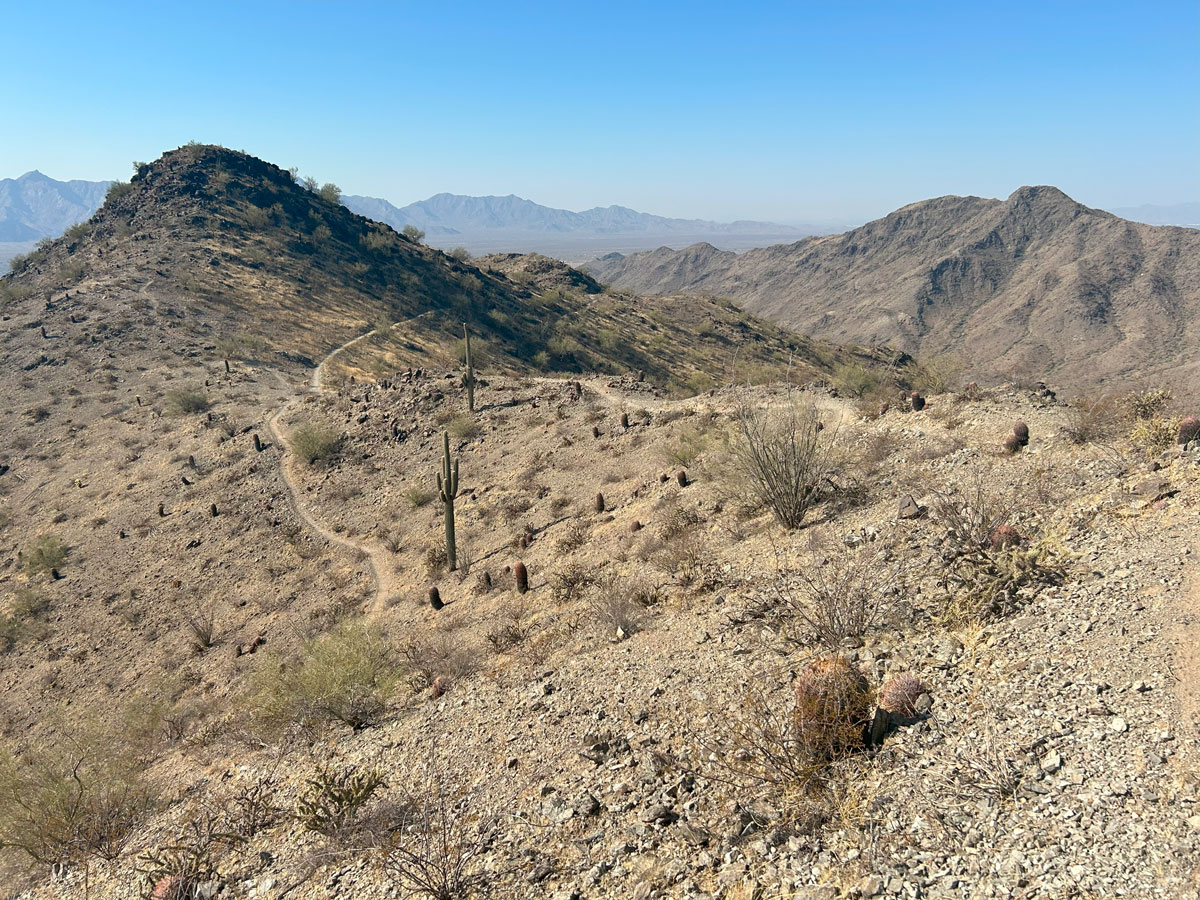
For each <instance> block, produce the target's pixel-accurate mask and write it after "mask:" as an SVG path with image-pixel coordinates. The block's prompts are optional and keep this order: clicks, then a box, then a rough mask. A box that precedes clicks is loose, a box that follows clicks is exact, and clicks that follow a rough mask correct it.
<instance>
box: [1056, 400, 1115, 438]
mask: <svg viewBox="0 0 1200 900" xmlns="http://www.w3.org/2000/svg"><path fill="white" fill-rule="evenodd" d="M1120 422H1121V415H1120V412H1119V409H1118V406H1117V403H1116V401H1115V400H1113V398H1112V397H1108V396H1091V395H1083V396H1080V397H1076V398H1075V399H1073V400H1072V401H1071V402H1070V405H1069V407H1068V408H1067V416H1066V424H1065V425H1064V426H1063V431H1064V432H1065V433H1066V435H1067V437H1068V438H1069V439H1070V440H1071V441H1072V442H1074V443H1076V444H1090V443H1103V442H1105V441H1109V440H1112V439H1113V438H1114V437H1116V435H1117V433H1118V431H1119V429H1120Z"/></svg>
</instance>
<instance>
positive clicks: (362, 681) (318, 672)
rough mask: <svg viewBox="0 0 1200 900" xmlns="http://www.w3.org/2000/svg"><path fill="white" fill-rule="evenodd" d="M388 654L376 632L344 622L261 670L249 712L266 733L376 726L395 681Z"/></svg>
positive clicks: (365, 625)
mask: <svg viewBox="0 0 1200 900" xmlns="http://www.w3.org/2000/svg"><path fill="white" fill-rule="evenodd" d="M392 656H393V654H392V653H391V651H390V649H389V648H388V646H387V645H386V644H385V642H384V640H383V638H382V636H381V635H380V633H379V631H378V629H376V628H374V627H373V626H370V625H367V624H365V623H362V622H345V623H342V624H341V625H338V626H337V627H336V628H335V629H334V630H333V631H331V632H329V633H328V634H325V635H322V636H321V637H318V638H316V639H314V640H311V641H309V642H308V644H307V645H306V646H305V648H304V651H303V653H302V654H301V655H300V657H299V658H298V659H295V660H291V661H279V663H278V664H277V665H274V666H272V665H264V666H262V667H260V668H259V669H258V671H257V672H256V677H255V682H254V690H253V694H252V697H251V703H250V707H251V711H252V712H253V713H254V714H255V715H256V716H257V718H258V720H259V721H260V722H261V723H262V724H263V725H264V726H266V727H267V728H268V729H269V730H280V729H283V728H286V727H287V726H289V725H292V724H296V725H299V726H301V727H303V728H312V727H314V726H318V725H323V724H327V723H330V722H340V723H342V724H345V725H349V726H350V727H351V728H355V729H358V728H365V727H367V726H369V725H375V724H377V723H378V722H379V721H380V720H381V719H382V717H383V714H384V711H385V709H386V708H387V701H388V699H389V698H390V697H391V694H392V690H393V688H394V686H395V683H396V674H395V666H394V663H393V658H392Z"/></svg>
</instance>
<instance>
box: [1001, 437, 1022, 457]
mask: <svg viewBox="0 0 1200 900" xmlns="http://www.w3.org/2000/svg"><path fill="white" fill-rule="evenodd" d="M1024 446H1025V445H1024V444H1023V443H1021V439H1020V438H1019V437H1017V436H1016V435H1015V434H1010V435H1009V436H1008V437H1006V438H1005V439H1004V452H1005V453H1007V454H1008V455H1009V456H1012V455H1013V454H1015V453H1020V452H1021V448H1022V447H1024Z"/></svg>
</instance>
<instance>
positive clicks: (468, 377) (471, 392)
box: [462, 322, 475, 412]
mask: <svg viewBox="0 0 1200 900" xmlns="http://www.w3.org/2000/svg"><path fill="white" fill-rule="evenodd" d="M463 341H464V342H465V343H466V345H467V371H466V372H464V373H463V379H462V380H463V384H464V385H465V386H466V388H467V409H468V410H470V411H471V412H475V367H474V366H473V365H471V333H470V332H469V331H467V323H466V322H463Z"/></svg>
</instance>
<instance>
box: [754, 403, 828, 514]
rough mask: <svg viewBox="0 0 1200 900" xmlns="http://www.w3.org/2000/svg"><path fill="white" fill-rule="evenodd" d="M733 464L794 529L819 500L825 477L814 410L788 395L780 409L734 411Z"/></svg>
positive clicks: (824, 441) (822, 440) (823, 440)
mask: <svg viewBox="0 0 1200 900" xmlns="http://www.w3.org/2000/svg"><path fill="white" fill-rule="evenodd" d="M737 425H738V431H739V434H738V439H737V440H735V441H734V443H733V446H732V456H733V462H734V464H735V466H736V468H737V469H738V470H739V472H740V474H742V475H743V476H744V477H745V479H746V481H747V483H748V484H749V485H750V487H751V489H752V490H753V492H754V494H755V497H756V499H757V500H758V501H759V502H760V503H761V504H762V505H763V506H766V507H767V508H769V509H770V510H771V511H772V512H773V513H774V514H775V517H776V519H778V520H779V523H780V524H781V525H783V526H784V527H785V528H789V529H791V528H799V527H800V525H801V524H802V523H803V521H804V518H805V516H806V515H807V514H808V511H809V510H810V509H811V508H812V507H813V506H814V505H816V503H818V502H819V501H820V499H821V495H822V491H823V490H824V486H825V484H826V481H827V479H828V476H829V467H830V458H829V447H830V443H831V441H830V438H829V437H828V436H826V434H825V433H824V432H823V427H822V424H821V420H820V417H819V416H818V414H817V409H816V407H815V406H813V405H812V404H811V403H801V402H800V401H798V400H796V399H794V398H792V397H789V398H788V399H787V401H786V402H785V403H784V405H783V406H782V407H779V408H775V409H760V408H757V407H754V406H752V405H750V404H749V403H743V404H742V405H741V406H739V408H738V411H737Z"/></svg>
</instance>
